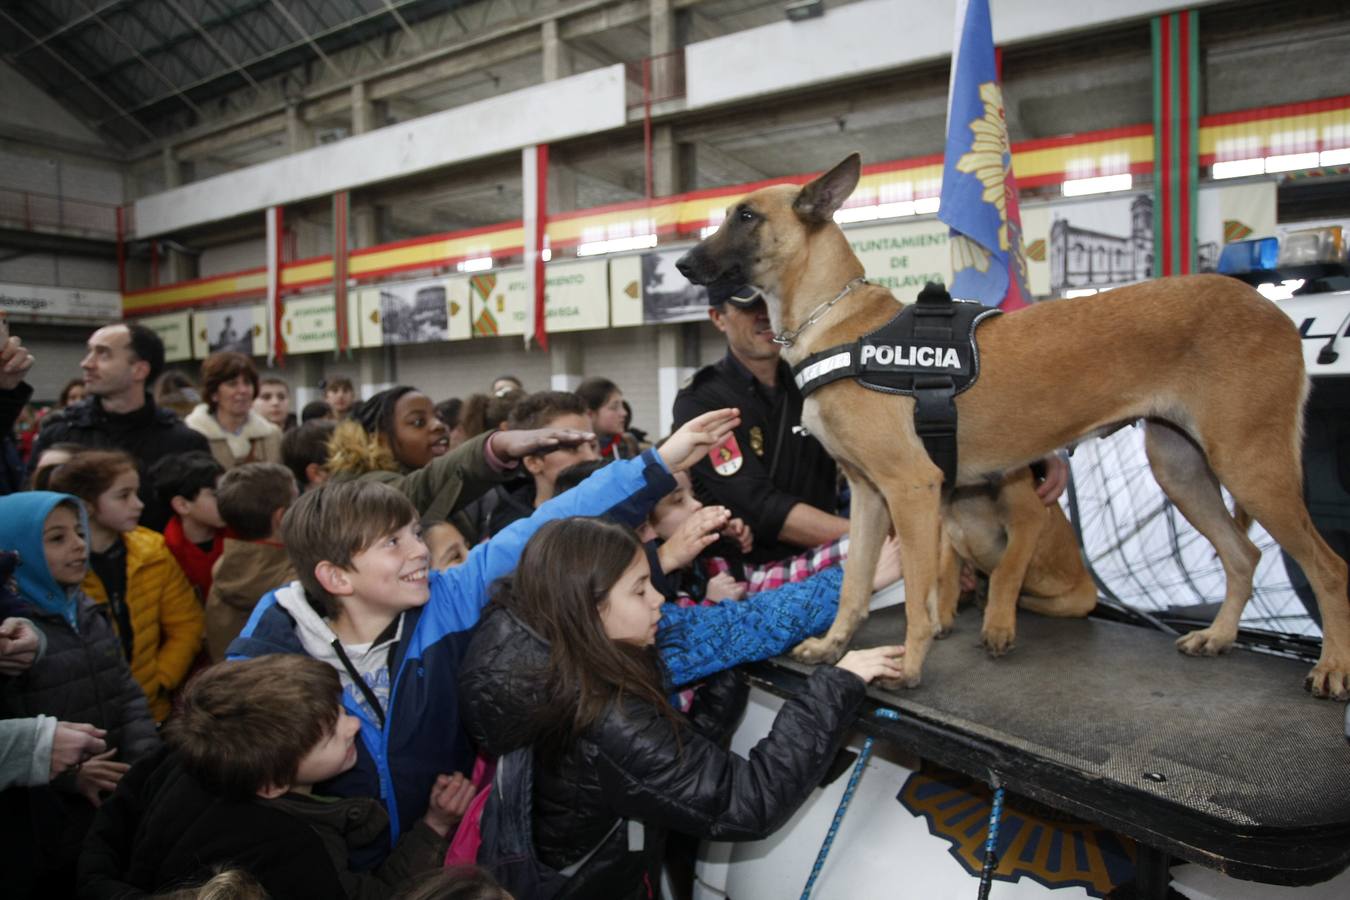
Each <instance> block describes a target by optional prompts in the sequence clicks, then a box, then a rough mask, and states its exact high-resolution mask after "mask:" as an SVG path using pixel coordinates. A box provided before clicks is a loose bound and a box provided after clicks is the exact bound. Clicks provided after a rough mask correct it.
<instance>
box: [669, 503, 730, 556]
mask: <svg viewBox="0 0 1350 900" xmlns="http://www.w3.org/2000/svg"><path fill="white" fill-rule="evenodd" d="M730 518H731V510H729V509H727V508H726V507H725V506H705V507H703V508H702V509H700V510H699V511H698V512H696V513H694V514H693V515H691V516H690V517H689V518H687V519H685V520H684V523H683V524H682V525H680V527H679V528H677V529H675V533H674V534H672V535H671V536H670V539H669V540H667V541H666V542H665V543H664V544H662V545H661V546H660V548H659V549H658V550H657V551H656V555H657V557H658V558H659V559H660V560H661V571H663V572H674V571H677V570H679V569H683V568H684V567H685V566H687V565H689V564H690V563H692V562H693V561H694V560H695V559H696V558H697V557H698V555H699V554H700V553H702V552H703V550H704V548H705V547H708V546H710V545H711V544H713V543H715V542H716V541H717V538H718V532H720V531H721V530H722V529H723V528H724V527H726V524H727V520H728V519H730Z"/></svg>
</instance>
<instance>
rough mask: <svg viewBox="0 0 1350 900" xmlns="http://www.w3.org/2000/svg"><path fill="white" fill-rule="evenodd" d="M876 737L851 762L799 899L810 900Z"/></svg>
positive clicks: (891, 715)
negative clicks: (846, 778) (827, 828)
mask: <svg viewBox="0 0 1350 900" xmlns="http://www.w3.org/2000/svg"><path fill="white" fill-rule="evenodd" d="M876 712H877V715H878V716H879V717H881V718H883V719H891V720H898V719H899V718H900V714H899V713H898V712H896V711H895V710H893V709H878V710H877V711H876ZM875 740H876V738H874V737H872V736H871V735H868V736H867V740H865V741H863V746H862V752H860V753H859V754H858V761H857V762H855V763H854V764H853V773H852V774H850V775H849V776H848V786H847V787H845V788H844V796H843V798H842V799H840V801H839V808H838V809H836V810H835V811H834V821H833V822H831V823H830V830H829V831H827V832H825V842H824V843H823V844H821V845H820V852H819V853H817V854H816V862H815V865H813V866H812V867H811V877H809V878H807V879H806V887H805V888H803V889H802V898H801V900H810V898H811V889H812V888H814V887H815V886H816V879H817V878H819V877H820V870H821V869H823V868H825V857H827V856H829V855H830V846H831V845H833V844H834V836H835V835H836V834H838V833H839V825H840V823H842V822H843V821H844V813H846V812H848V805H849V803H850V802H852V800H853V792H854V791H855V790H857V789H858V780H859V779H860V778H862V772H863V768H864V767H865V766H866V765H867V760H868V759H870V758H871V756H872V743H873V742H874V741H875Z"/></svg>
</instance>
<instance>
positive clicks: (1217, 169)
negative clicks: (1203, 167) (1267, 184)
mask: <svg viewBox="0 0 1350 900" xmlns="http://www.w3.org/2000/svg"><path fill="white" fill-rule="evenodd" d="M1209 171H1210V174H1211V175H1213V176H1214V178H1215V179H1216V180H1217V179H1219V178H1243V177H1245V176H1247V175H1264V174H1265V173H1266V161H1265V160H1264V159H1262V158H1261V157H1259V156H1258V157H1255V158H1254V159H1230V160H1228V161H1227V162H1216V163H1215V164H1214V165H1212V166H1210V169H1209Z"/></svg>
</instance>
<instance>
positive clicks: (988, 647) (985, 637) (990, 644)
mask: <svg viewBox="0 0 1350 900" xmlns="http://www.w3.org/2000/svg"><path fill="white" fill-rule="evenodd" d="M980 643H981V644H983V645H984V649H985V651H986V652H987V653H988V654H989V655H990V656H992V657H993V658H995V659H998V658H999V657H1000V656H1003V655H1004V654H1005V653H1011V652H1012V649H1013V647H1014V646H1016V644H1017V632H1016V631H1015V630H1014V629H1012V628H1000V627H997V626H992V625H986V626H985V627H984V628H983V629H982V630H981V631H980Z"/></svg>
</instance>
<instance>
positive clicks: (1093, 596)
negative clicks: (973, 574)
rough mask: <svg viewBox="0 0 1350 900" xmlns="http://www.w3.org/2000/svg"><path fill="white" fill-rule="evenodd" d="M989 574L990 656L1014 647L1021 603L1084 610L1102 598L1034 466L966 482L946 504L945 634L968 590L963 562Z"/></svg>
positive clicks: (1070, 612)
mask: <svg viewBox="0 0 1350 900" xmlns="http://www.w3.org/2000/svg"><path fill="white" fill-rule="evenodd" d="M963 560H964V561H966V562H969V563H970V564H971V565H972V566H974V567H975V568H976V569H978V570H979V571H981V572H985V573H987V574H988V575H989V597H988V602H987V603H986V605H985V608H984V626H983V628H982V629H981V630H980V640H981V642H982V643H983V644H984V646H985V649H986V650H988V651H989V655H990V656H1002V655H1003V654H1005V653H1007V652H1008V651H1009V650H1011V649H1012V648H1013V642H1014V639H1015V637H1016V633H1017V630H1016V621H1017V607H1018V606H1019V604H1020V605H1021V606H1022V607H1023V608H1024V609H1029V610H1031V611H1032V612H1036V613H1040V614H1041V615H1043V616H1065V617H1081V616H1086V615H1087V614H1088V613H1090V612H1092V608H1093V607H1094V606H1096V605H1097V586H1096V584H1094V583H1093V581H1092V576H1091V575H1089V574H1088V571H1087V567H1086V566H1084V565H1083V557H1082V556H1081V554H1080V553H1079V552H1078V539H1077V537H1076V536H1075V535H1074V533H1073V526H1072V525H1070V524H1069V520H1068V519H1067V518H1066V517H1065V515H1064V510H1063V509H1061V508H1060V506H1059V504H1058V503H1053V504H1051V505H1050V506H1048V507H1047V506H1046V505H1045V504H1044V503H1042V502H1041V498H1040V497H1038V496H1037V495H1036V486H1035V484H1034V482H1033V479H1032V475H1031V470H1030V469H1028V468H1023V469H1018V470H1017V471H1016V472H1012V473H1010V474H1008V475H1007V476H1006V477H1004V478H1003V480H1002V482H1001V483H993V482H991V483H987V484H977V485H968V486H963V487H958V488H956V489H955V490H953V491H952V492H951V494H950V495H949V496H948V498H947V502H946V503H944V504H943V505H942V550H941V556H940V557H939V565H938V573H939V574H938V629H939V630H938V636H939V637H941V636H943V635H945V634H946V633H947V632H948V631H950V630H951V627H952V621H953V619H954V618H955V616H956V603H957V600H958V599H959V598H960V568H961V562H962V561H963Z"/></svg>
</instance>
